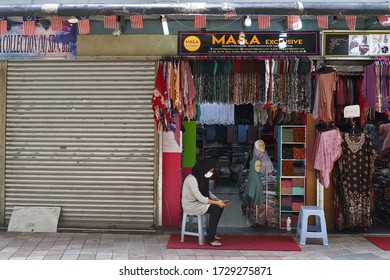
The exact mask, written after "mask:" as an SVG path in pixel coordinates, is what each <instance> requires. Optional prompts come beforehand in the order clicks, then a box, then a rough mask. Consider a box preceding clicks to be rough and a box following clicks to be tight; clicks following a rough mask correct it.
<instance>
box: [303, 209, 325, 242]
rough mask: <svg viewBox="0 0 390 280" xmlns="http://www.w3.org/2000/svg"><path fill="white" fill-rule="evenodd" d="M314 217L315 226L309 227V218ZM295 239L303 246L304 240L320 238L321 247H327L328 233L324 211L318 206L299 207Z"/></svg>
mask: <svg viewBox="0 0 390 280" xmlns="http://www.w3.org/2000/svg"><path fill="white" fill-rule="evenodd" d="M312 215H315V216H316V225H315V226H309V225H308V220H309V216H312ZM297 238H299V244H301V245H305V244H306V238H322V244H323V245H329V243H328V233H327V231H326V220H325V214H324V210H323V209H322V208H321V207H319V206H301V207H300V209H299V217H298V225H297Z"/></svg>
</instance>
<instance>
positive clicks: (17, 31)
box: [0, 22, 77, 59]
mask: <svg viewBox="0 0 390 280" xmlns="http://www.w3.org/2000/svg"><path fill="white" fill-rule="evenodd" d="M62 26H63V28H62V30H61V31H52V29H51V26H49V27H46V28H45V27H44V26H43V25H42V24H41V23H39V22H36V23H35V34H34V35H24V34H23V23H12V25H11V26H10V28H9V30H8V31H7V33H5V34H4V35H0V59H33V58H34V59H36V58H41V59H45V58H49V57H51V58H54V57H63V58H67V59H72V58H75V57H76V37H77V36H76V34H77V29H76V27H77V26H75V25H71V24H69V23H67V22H63V25H62Z"/></svg>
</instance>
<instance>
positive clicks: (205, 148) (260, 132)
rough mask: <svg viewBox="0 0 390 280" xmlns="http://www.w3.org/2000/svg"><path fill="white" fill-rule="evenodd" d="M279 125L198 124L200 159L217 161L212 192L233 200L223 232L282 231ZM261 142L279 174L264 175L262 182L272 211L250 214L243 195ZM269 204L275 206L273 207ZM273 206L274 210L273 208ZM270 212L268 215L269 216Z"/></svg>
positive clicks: (223, 220) (256, 209) (258, 209)
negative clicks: (278, 181) (276, 131)
mask: <svg viewBox="0 0 390 280" xmlns="http://www.w3.org/2000/svg"><path fill="white" fill-rule="evenodd" d="M274 129H275V126H271V125H269V124H267V125H260V126H259V125H257V126H254V125H231V126H225V125H201V124H198V125H197V151H198V154H197V157H198V158H202V157H203V158H204V157H207V158H212V159H214V160H215V161H216V169H215V172H214V176H213V178H212V180H211V181H210V190H211V192H212V193H213V194H215V195H216V196H217V197H219V198H221V199H226V200H230V201H232V203H231V204H230V205H229V206H228V207H226V208H225V210H224V213H223V215H222V218H221V220H220V223H219V228H220V230H221V231H226V232H247V231H260V232H265V231H269V230H276V229H277V230H278V229H279V224H278V219H277V211H278V209H277V207H278V206H277V204H276V203H275V202H276V201H273V200H274V199H275V198H276V191H275V190H276V184H275V182H276V170H277V166H276V165H277V160H276V156H277V155H276V150H277V147H276V143H275V135H274ZM258 140H260V141H263V142H264V144H265V147H266V151H265V153H266V154H267V155H266V157H267V158H268V159H269V163H270V164H271V165H272V167H273V170H274V171H275V172H273V173H269V174H263V175H264V176H262V181H263V187H264V189H265V192H266V193H267V189H268V188H269V191H268V193H269V194H270V196H269V197H268V196H266V204H267V206H268V208H267V209H268V210H269V211H266V210H267V209H266V208H264V206H261V205H259V207H254V209H253V210H254V211H248V207H247V205H246V204H245V202H243V195H244V192H245V189H246V186H247V184H248V175H249V171H250V168H251V166H250V163H251V160H252V159H254V158H255V157H256V152H255V155H254V150H255V149H256V145H257V144H258V142H259V141H258ZM268 204H273V206H269V205H268ZM272 207H273V208H272ZM266 212H267V213H266Z"/></svg>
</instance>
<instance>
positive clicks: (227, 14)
mask: <svg viewBox="0 0 390 280" xmlns="http://www.w3.org/2000/svg"><path fill="white" fill-rule="evenodd" d="M224 16H225V19H229V18H232V17H236V16H237V13H236V10H233V11H229V12H227V13H225V15H224Z"/></svg>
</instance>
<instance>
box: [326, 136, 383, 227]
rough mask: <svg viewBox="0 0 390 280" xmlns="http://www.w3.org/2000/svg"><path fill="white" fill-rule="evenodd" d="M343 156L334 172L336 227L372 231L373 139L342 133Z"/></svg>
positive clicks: (374, 156)
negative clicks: (359, 228) (368, 229)
mask: <svg viewBox="0 0 390 280" xmlns="http://www.w3.org/2000/svg"><path fill="white" fill-rule="evenodd" d="M342 137H343V142H342V144H341V147H342V153H341V156H340V157H339V159H338V160H337V161H336V163H335V167H334V172H333V181H334V206H335V212H336V228H337V229H340V230H341V229H346V228H354V227H361V228H364V229H367V228H370V227H371V226H372V224H373V220H372V209H373V205H372V201H373V200H372V199H373V198H372V178H373V174H374V161H375V158H376V152H375V148H374V145H373V143H372V141H371V139H370V137H369V136H368V135H367V134H365V133H361V134H360V135H350V134H349V133H343V135H342Z"/></svg>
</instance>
